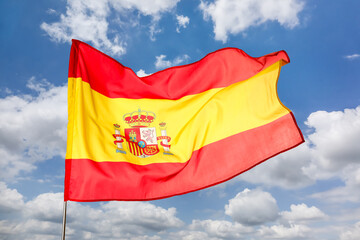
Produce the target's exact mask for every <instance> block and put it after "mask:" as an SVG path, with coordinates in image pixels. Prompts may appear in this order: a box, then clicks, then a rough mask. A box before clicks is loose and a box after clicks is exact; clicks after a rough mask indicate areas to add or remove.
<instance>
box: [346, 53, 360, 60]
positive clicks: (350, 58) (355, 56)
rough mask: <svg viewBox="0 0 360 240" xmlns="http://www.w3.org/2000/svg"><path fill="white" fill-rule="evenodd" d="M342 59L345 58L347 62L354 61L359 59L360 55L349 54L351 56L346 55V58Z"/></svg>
mask: <svg viewBox="0 0 360 240" xmlns="http://www.w3.org/2000/svg"><path fill="white" fill-rule="evenodd" d="M344 58H346V59H348V60H355V59H358V58H360V54H357V53H354V54H351V55H346V56H344Z"/></svg>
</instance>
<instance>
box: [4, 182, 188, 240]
mask: <svg viewBox="0 0 360 240" xmlns="http://www.w3.org/2000/svg"><path fill="white" fill-rule="evenodd" d="M0 193H1V196H3V194H6V195H7V197H6V198H4V197H2V198H0V206H1V207H0V210H1V212H2V213H4V212H3V206H5V207H6V206H7V205H9V204H10V203H12V204H13V205H14V206H17V207H16V211H18V212H20V215H19V216H16V217H12V218H10V219H11V220H3V221H0V235H1V236H3V237H5V239H14V240H17V239H58V238H59V236H60V234H61V223H62V203H63V194H62V193H44V194H40V195H39V196H37V197H35V198H34V199H33V200H30V201H28V202H26V203H24V202H23V196H22V195H21V194H20V193H18V192H17V191H16V190H15V189H9V188H7V187H6V186H5V185H4V183H2V182H0ZM9 200H12V202H9ZM175 215H176V209H175V208H169V209H164V208H161V207H157V206H155V205H153V204H150V203H146V202H108V203H105V204H101V205H100V206H98V207H95V208H92V207H91V206H88V205H82V204H79V203H76V202H69V203H68V215H67V217H68V219H67V232H66V235H67V239H92V238H96V239H149V240H150V239H159V237H155V238H153V237H152V236H151V235H152V234H154V233H157V232H161V231H164V230H167V229H169V228H179V227H181V226H183V222H182V221H181V220H179V219H178V218H177V217H176V216H175ZM115 226H116V227H115Z"/></svg>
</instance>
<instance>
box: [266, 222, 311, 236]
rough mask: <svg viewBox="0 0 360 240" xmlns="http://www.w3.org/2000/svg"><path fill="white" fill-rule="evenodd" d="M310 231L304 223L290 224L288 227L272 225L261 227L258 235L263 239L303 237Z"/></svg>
mask: <svg viewBox="0 0 360 240" xmlns="http://www.w3.org/2000/svg"><path fill="white" fill-rule="evenodd" d="M310 231H311V230H310V228H309V227H307V226H305V225H291V226H290V227H286V226H283V225H274V226H271V227H266V226H264V227H262V228H261V229H260V230H259V235H260V236H261V237H262V238H265V239H299V238H302V239H303V238H306V237H307V236H308V234H309V232H310Z"/></svg>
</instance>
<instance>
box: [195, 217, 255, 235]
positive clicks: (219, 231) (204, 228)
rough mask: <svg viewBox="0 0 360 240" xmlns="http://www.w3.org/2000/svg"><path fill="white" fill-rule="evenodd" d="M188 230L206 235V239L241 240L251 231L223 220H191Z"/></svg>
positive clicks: (248, 228) (249, 228)
mask: <svg viewBox="0 0 360 240" xmlns="http://www.w3.org/2000/svg"><path fill="white" fill-rule="evenodd" d="M189 228H190V229H191V230H197V233H199V232H203V233H206V237H205V238H206V239H208V238H216V239H241V238H243V237H244V235H246V234H247V233H250V232H252V231H253V229H252V228H251V227H247V226H243V225H242V224H239V223H236V222H235V223H232V222H229V221H224V220H222V221H220V220H203V221H200V220H193V222H192V224H191V225H190V226H189Z"/></svg>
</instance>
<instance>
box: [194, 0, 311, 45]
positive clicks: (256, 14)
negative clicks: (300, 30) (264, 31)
mask: <svg viewBox="0 0 360 240" xmlns="http://www.w3.org/2000/svg"><path fill="white" fill-rule="evenodd" d="M199 7H200V9H201V10H202V11H203V16H204V19H205V20H208V19H209V18H211V20H212V21H213V23H214V33H215V39H216V40H220V41H222V42H223V43H225V42H226V41H227V39H228V35H229V34H233V35H235V34H238V33H241V32H244V31H245V30H247V29H248V28H250V27H252V26H259V25H261V24H264V23H265V22H268V21H277V22H279V24H280V25H282V26H284V27H287V28H290V29H291V28H294V27H295V26H297V25H298V24H299V18H298V14H299V13H300V12H301V11H302V10H303V8H304V3H303V1H301V0H215V2H213V3H207V2H204V1H203V0H201V3H200V6H199Z"/></svg>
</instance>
